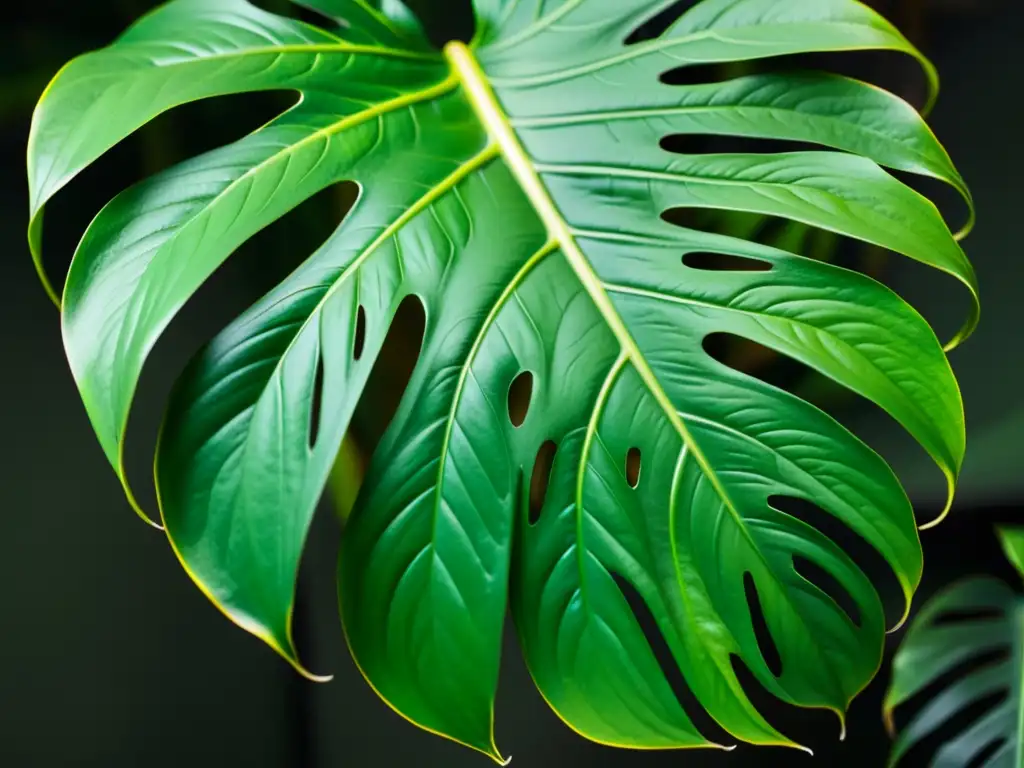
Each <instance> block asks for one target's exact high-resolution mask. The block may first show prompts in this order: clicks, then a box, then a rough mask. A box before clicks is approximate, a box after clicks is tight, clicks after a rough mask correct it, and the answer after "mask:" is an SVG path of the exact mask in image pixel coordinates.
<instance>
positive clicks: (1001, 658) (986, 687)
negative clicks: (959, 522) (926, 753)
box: [885, 528, 1024, 768]
mask: <svg viewBox="0 0 1024 768" xmlns="http://www.w3.org/2000/svg"><path fill="white" fill-rule="evenodd" d="M999 537H1000V539H1001V541H1002V543H1003V549H1004V550H1005V552H1006V555H1007V557H1008V559H1009V560H1010V562H1011V563H1013V564H1014V567H1016V568H1017V569H1018V571H1020V572H1021V574H1022V575H1024V566H1022V562H1024V529H1020V528H1006V529H1002V530H1000V531H999ZM951 676H952V679H950V677H951ZM936 685H938V686H939V688H938V689H937V690H936V689H935V686H936ZM926 691H927V692H928V693H927V694H926V699H925V700H924V701H923V703H922V704H921V705H920V707H919V709H918V710H917V711H916V712H915V714H914V716H913V717H912V719H911V720H910V721H909V723H907V725H906V727H904V728H903V729H902V730H901V732H900V733H899V735H898V737H897V739H896V743H895V745H894V747H893V753H892V758H891V760H890V765H897V764H898V763H900V761H901V760H902V759H903V758H904V757H905V756H906V755H907V754H908V752H909V751H910V750H911V749H912V748H913V747H915V746H917V745H919V744H920V743H921V742H922V741H923V740H925V739H929V738H932V737H934V736H935V735H937V734H941V737H942V738H941V741H942V744H941V746H940V747H939V748H938V749H937V750H936V751H935V753H934V755H933V756H932V757H931V762H930V763H929V765H932V766H935V768H962V767H963V766H967V765H974V766H978V768H1017V767H1018V766H1020V765H1022V764H1024V601H1022V600H1021V597H1020V595H1018V594H1017V593H1015V592H1014V591H1013V590H1012V589H1010V587H1009V586H1007V585H1006V584H1003V583H1002V582H1001V581H998V580H996V579H993V578H989V577H975V578H971V579H966V580H964V581H961V582H959V583H957V584H954V585H953V586H952V587H950V588H949V589H947V590H946V591H944V592H942V593H940V594H939V595H937V596H936V597H934V598H933V599H932V600H930V601H929V602H928V603H927V604H926V605H925V606H924V608H922V609H921V612H920V614H919V615H918V616H917V617H916V618H915V619H914V622H913V623H912V624H911V626H910V629H909V630H908V631H907V636H906V638H905V639H904V640H903V643H902V645H901V646H900V649H899V651H898V652H897V654H896V657H895V659H894V660H893V681H892V686H891V687H890V689H889V692H888V694H887V695H886V700H885V714H886V721H887V723H888V724H889V726H890V730H892V726H893V713H894V711H895V710H897V709H898V708H899V707H900V706H902V705H904V704H906V703H907V702H908V701H910V700H914V699H915V697H920V696H921V695H925V692H926ZM979 705H981V706H983V709H982V711H981V712H980V713H979V714H978V715H977V717H976V718H974V719H973V720H972V722H970V724H969V725H967V726H966V727H964V728H963V729H961V730H960V731H953V730H951V721H952V720H953V719H954V718H956V717H957V716H958V715H961V714H962V713H964V712H965V711H967V710H968V708H977V707H978V706H979Z"/></svg>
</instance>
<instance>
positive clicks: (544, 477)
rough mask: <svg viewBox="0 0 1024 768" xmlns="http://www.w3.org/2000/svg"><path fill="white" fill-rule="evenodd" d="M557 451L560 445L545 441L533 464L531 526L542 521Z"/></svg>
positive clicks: (531, 477) (552, 441)
mask: <svg viewBox="0 0 1024 768" xmlns="http://www.w3.org/2000/svg"><path fill="white" fill-rule="evenodd" d="M557 450H558V445H557V444H556V443H555V441H554V440H545V441H544V444H543V445H541V447H540V449H539V450H538V451H537V458H536V459H535V460H534V462H533V471H532V472H531V473H530V516H529V520H530V525H535V524H536V523H537V521H538V520H540V513H541V510H543V509H544V499H545V498H546V497H547V494H548V482H549V481H550V480H551V468H552V466H554V463H555V453H556V452H557Z"/></svg>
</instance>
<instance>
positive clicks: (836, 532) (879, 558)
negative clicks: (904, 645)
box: [768, 496, 904, 627]
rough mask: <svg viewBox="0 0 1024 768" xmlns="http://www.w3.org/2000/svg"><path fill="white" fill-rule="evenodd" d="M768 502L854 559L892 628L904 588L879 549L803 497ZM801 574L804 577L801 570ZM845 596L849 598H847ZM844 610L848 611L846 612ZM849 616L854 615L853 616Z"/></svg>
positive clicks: (900, 611) (778, 497)
mask: <svg viewBox="0 0 1024 768" xmlns="http://www.w3.org/2000/svg"><path fill="white" fill-rule="evenodd" d="M768 505H769V506H770V507H772V509H775V510H777V511H779V512H782V513H783V514H786V515H789V516H790V517H795V518H796V519H797V520H800V521H801V522H804V523H807V525H809V526H811V527H812V528H814V529H815V530H817V531H818V532H819V533H821V534H823V535H824V536H826V537H827V538H829V539H831V540H832V541H833V542H834V543H835V544H837V545H838V546H839V547H840V548H841V549H842V550H843V551H844V552H846V553H847V554H848V555H849V556H850V558H851V559H852V560H853V562H855V563H856V564H857V567H858V568H860V570H861V571H863V573H864V575H865V576H867V577H868V580H869V581H870V582H871V584H872V585H873V586H874V588H875V592H877V593H878V596H879V597H880V598H881V600H882V605H883V607H884V610H885V621H886V626H887V627H893V626H895V625H896V623H897V622H898V621H899V620H900V617H901V616H902V615H903V609H904V605H903V603H904V597H903V587H902V586H901V585H900V581H899V579H898V578H897V576H896V572H895V571H894V570H893V568H892V566H891V565H890V564H889V561H887V560H886V559H885V557H884V556H883V555H882V553H881V552H879V551H878V550H877V549H875V548H874V547H873V546H872V545H871V544H870V543H869V542H868V541H867V540H866V539H864V538H862V537H861V536H860V535H858V534H857V532H856V531H854V530H853V529H852V528H850V527H848V526H847V525H846V524H845V523H844V522H843V521H842V520H840V519H839V518H837V517H836V516H835V515H832V514H830V513H828V512H826V511H825V510H824V509H822V508H821V507H819V506H818V505H817V504H814V503H812V502H809V501H807V500H805V499H799V498H796V497H793V496H769V497H768ZM798 572H799V571H798ZM801 575H802V576H805V574H803V573H801ZM829 578H831V577H829ZM809 580H810V581H813V582H814V583H815V584H817V586H819V587H821V588H822V589H823V590H824V591H825V592H829V590H828V589H826V588H825V586H824V584H823V583H818V582H817V580H816V579H809ZM840 589H842V588H840ZM842 592H844V593H845V592H846V590H845V589H842ZM830 594H831V593H830ZM832 597H833V599H835V595H832ZM846 599H848V600H852V598H849V597H847V598H846ZM836 602H837V603H838V602H839V601H838V600H837V601H836ZM839 605H840V606H842V605H843V604H842V603H839ZM847 613H848V614H849V613H850V612H849V611H847ZM858 615H859V611H858ZM851 618H853V616H852V615H851Z"/></svg>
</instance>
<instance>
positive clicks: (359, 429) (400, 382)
mask: <svg viewBox="0 0 1024 768" xmlns="http://www.w3.org/2000/svg"><path fill="white" fill-rule="evenodd" d="M426 327H427V314H426V310H425V309H424V307H423V302H422V301H421V300H420V298H419V296H416V295H415V294H410V295H408V296H406V297H405V298H404V299H402V302H401V303H400V304H399V305H398V309H397V310H396V311H395V315H394V317H393V318H392V319H391V326H390V327H389V328H388V332H387V335H386V336H385V337H384V341H383V343H382V344H381V347H380V351H379V352H378V353H377V357H376V359H375V360H374V363H373V368H372V369H371V370H370V375H369V376H368V377H367V380H366V386H365V387H364V388H363V396H362V397H361V398H360V399H359V405H358V406H356V412H355V414H354V416H353V420H352V425H353V436H354V437H355V440H356V442H357V444H358V445H359V447H360V449H361V451H362V453H363V454H364V455H366V456H372V455H373V453H374V452H375V451H376V449H377V445H378V444H379V443H380V439H381V437H383V436H384V432H385V431H386V430H387V428H388V426H390V424H391V422H392V421H393V420H394V418H395V414H396V413H398V408H399V406H400V405H401V402H402V396H403V395H404V394H405V390H406V389H407V388H408V386H409V381H410V380H411V379H412V374H413V371H414V370H415V369H416V364H417V362H419V358H420V353H421V351H422V348H423V339H424V336H425V334H426Z"/></svg>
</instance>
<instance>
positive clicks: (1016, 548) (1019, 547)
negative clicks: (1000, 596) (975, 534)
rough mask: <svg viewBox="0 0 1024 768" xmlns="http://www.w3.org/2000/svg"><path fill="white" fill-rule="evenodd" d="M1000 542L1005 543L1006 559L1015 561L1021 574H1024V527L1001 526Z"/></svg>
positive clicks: (1015, 566)
mask: <svg viewBox="0 0 1024 768" xmlns="http://www.w3.org/2000/svg"><path fill="white" fill-rule="evenodd" d="M997 533H998V534H999V542H1000V543H1001V544H1002V545H1003V552H1005V553H1006V559H1007V560H1009V561H1010V562H1011V563H1013V567H1014V568H1016V569H1017V570H1018V571H1019V572H1020V574H1021V576H1024V528H1014V527H1009V526H1007V527H1003V528H999V529H998V531H997Z"/></svg>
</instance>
